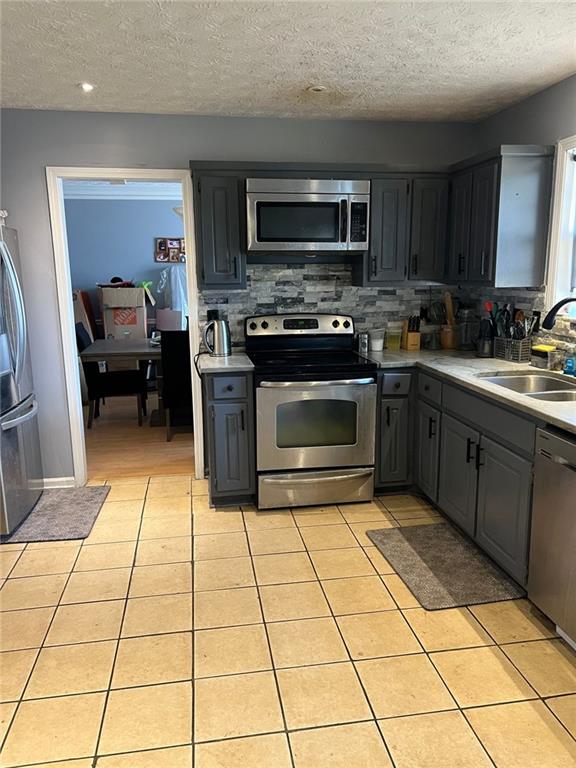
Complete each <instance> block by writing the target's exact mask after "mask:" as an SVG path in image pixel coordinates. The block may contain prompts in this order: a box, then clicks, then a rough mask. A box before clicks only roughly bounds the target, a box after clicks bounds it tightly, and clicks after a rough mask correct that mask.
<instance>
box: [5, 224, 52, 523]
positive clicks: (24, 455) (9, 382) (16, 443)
mask: <svg viewBox="0 0 576 768" xmlns="http://www.w3.org/2000/svg"><path fill="white" fill-rule="evenodd" d="M5 216H6V214H5V212H0V534H1V535H6V534H8V533H11V532H12V531H13V530H14V529H15V528H17V527H18V525H20V523H21V522H22V521H23V520H24V518H25V517H26V516H27V515H28V513H29V512H30V511H31V510H32V508H33V507H34V505H35V504H36V502H37V501H38V499H39V498H40V496H41V494H42V488H43V473H42V461H41V457H40V440H39V436H38V422H37V412H38V404H37V402H36V398H35V396H34V390H33V386H32V371H31V367H30V356H29V352H28V343H27V340H28V336H27V331H26V315H25V311H24V300H23V296H22V289H21V287H20V281H19V274H18V272H19V258H18V238H17V234H16V230H14V229H9V228H8V227H5V226H3V221H4V218H5Z"/></svg>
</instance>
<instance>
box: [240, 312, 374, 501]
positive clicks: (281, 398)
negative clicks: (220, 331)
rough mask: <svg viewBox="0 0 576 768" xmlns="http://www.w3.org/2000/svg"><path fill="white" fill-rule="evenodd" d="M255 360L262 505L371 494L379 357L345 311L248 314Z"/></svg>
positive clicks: (248, 336)
mask: <svg viewBox="0 0 576 768" xmlns="http://www.w3.org/2000/svg"><path fill="white" fill-rule="evenodd" d="M245 323H246V325H245V328H246V350H247V352H248V354H249V356H250V358H251V360H252V362H253V363H254V366H255V386H256V436H257V439H256V458H257V469H258V506H259V507H260V508H261V509H267V508H274V507H284V506H304V505H308V504H334V503H338V502H347V501H364V500H368V499H371V498H372V496H373V492H374V442H375V421H376V368H377V366H376V364H375V363H372V362H370V361H369V360H366V359H365V358H364V357H362V356H361V355H359V354H358V353H357V352H356V351H355V350H354V322H353V320H352V318H351V317H349V316H347V315H316V314H294V315H292V314H288V315H266V316H258V317H249V318H247V319H246V321H245Z"/></svg>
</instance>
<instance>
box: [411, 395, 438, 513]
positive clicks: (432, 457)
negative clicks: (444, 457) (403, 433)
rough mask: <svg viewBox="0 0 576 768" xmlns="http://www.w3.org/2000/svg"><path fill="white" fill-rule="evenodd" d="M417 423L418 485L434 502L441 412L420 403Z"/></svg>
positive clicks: (436, 491) (436, 489)
mask: <svg viewBox="0 0 576 768" xmlns="http://www.w3.org/2000/svg"><path fill="white" fill-rule="evenodd" d="M416 418H417V421H416V468H415V475H416V478H415V479H416V485H417V486H418V487H419V488H420V490H421V491H423V492H424V493H425V494H426V496H428V498H429V499H431V500H432V501H437V499H438V467H439V461H440V418H441V415H440V411H439V410H438V409H436V408H432V406H431V405H428V404H427V403H424V402H422V401H419V403H418V411H417V417H416Z"/></svg>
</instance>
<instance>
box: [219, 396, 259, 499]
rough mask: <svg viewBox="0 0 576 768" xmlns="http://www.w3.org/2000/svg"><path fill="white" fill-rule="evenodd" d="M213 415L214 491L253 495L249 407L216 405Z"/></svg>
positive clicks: (228, 404) (229, 404)
mask: <svg viewBox="0 0 576 768" xmlns="http://www.w3.org/2000/svg"><path fill="white" fill-rule="evenodd" d="M209 411H210V438H209V439H210V447H211V455H212V463H211V476H210V482H211V483H212V490H213V492H215V493H230V492H233V491H238V492H241V491H245V492H250V491H251V489H252V482H251V479H252V478H251V470H250V468H251V462H250V439H249V433H248V405H247V403H213V404H212V405H210V407H209Z"/></svg>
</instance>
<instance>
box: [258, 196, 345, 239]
mask: <svg viewBox="0 0 576 768" xmlns="http://www.w3.org/2000/svg"><path fill="white" fill-rule="evenodd" d="M348 208H349V198H348V196H347V195H338V194H336V195H331V194H312V193H305V194H278V193H266V192H248V193H247V195H246V211H247V228H248V250H249V251H345V250H347V249H348V247H349V216H348Z"/></svg>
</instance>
